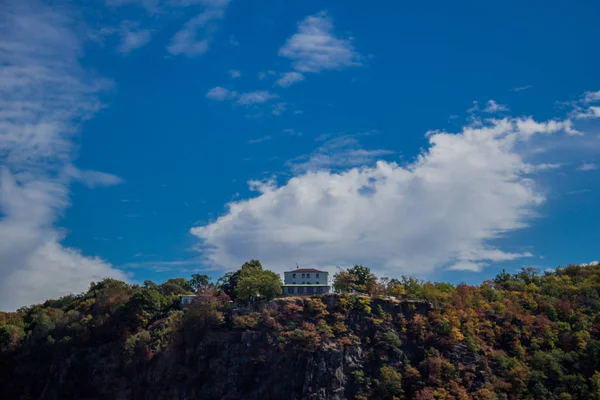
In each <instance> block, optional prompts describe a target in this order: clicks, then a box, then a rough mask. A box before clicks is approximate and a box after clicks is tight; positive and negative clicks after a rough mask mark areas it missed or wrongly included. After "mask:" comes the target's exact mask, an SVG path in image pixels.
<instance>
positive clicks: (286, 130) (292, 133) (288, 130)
mask: <svg viewBox="0 0 600 400" xmlns="http://www.w3.org/2000/svg"><path fill="white" fill-rule="evenodd" d="M283 131H284V132H285V133H287V134H288V135H290V136H302V132H298V131H296V130H295V129H292V128H286V129H284V130H283Z"/></svg>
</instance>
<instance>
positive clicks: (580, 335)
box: [575, 331, 591, 350]
mask: <svg viewBox="0 0 600 400" xmlns="http://www.w3.org/2000/svg"><path fill="white" fill-rule="evenodd" d="M575 338H576V339H577V347H579V349H581V350H583V349H585V348H586V347H587V345H588V343H589V341H590V339H591V335H590V333H589V332H588V331H579V332H577V333H576V334H575Z"/></svg>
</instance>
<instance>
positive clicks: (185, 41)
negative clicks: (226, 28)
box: [167, 0, 229, 57]
mask: <svg viewBox="0 0 600 400" xmlns="http://www.w3.org/2000/svg"><path fill="white" fill-rule="evenodd" d="M197 3H199V4H202V5H204V6H205V9H204V11H203V12H201V13H199V14H197V15H196V16H195V17H193V18H192V19H190V20H189V21H188V22H186V23H185V25H184V26H183V28H182V29H181V30H179V32H177V33H176V34H175V36H173V38H172V39H171V43H170V44H169V46H168V47H167V51H168V52H169V53H171V54H173V55H180V54H182V55H185V56H188V57H193V56H198V55H202V54H204V53H206V51H207V50H208V47H209V45H210V42H211V40H212V35H213V32H214V30H215V25H214V22H215V21H217V20H220V19H222V18H223V17H224V16H225V9H226V8H227V6H228V5H229V1H228V0H202V1H198V2H197ZM186 5H187V4H186Z"/></svg>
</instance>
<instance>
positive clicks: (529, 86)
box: [511, 85, 533, 92]
mask: <svg viewBox="0 0 600 400" xmlns="http://www.w3.org/2000/svg"><path fill="white" fill-rule="evenodd" d="M532 87H533V86H531V85H526V86H519V87H516V88H512V89H511V90H512V91H513V92H522V91H523V90H527V89H531V88H532Z"/></svg>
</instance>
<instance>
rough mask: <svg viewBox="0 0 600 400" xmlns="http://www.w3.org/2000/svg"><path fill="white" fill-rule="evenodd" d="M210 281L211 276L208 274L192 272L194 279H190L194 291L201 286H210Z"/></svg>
mask: <svg viewBox="0 0 600 400" xmlns="http://www.w3.org/2000/svg"><path fill="white" fill-rule="evenodd" d="M209 282H210V277H209V276H208V275H206V274H192V279H190V286H191V287H192V289H194V291H197V290H198V288H200V287H201V286H208V283H209Z"/></svg>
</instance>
